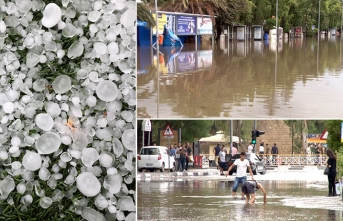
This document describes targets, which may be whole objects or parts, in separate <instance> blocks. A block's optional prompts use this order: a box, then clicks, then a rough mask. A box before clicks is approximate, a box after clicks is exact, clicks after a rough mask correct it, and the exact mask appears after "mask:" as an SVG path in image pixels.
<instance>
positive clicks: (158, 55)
mask: <svg viewBox="0 0 343 221" xmlns="http://www.w3.org/2000/svg"><path fill="white" fill-rule="evenodd" d="M155 12H156V45H157V46H156V50H157V53H156V59H157V60H156V61H157V113H156V115H157V118H159V116H158V115H159V114H158V112H159V103H160V70H159V68H160V66H159V64H160V58H159V57H160V46H159V42H158V11H157V0H155ZM149 137H150V136H149Z"/></svg>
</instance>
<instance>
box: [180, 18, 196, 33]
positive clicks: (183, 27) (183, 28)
mask: <svg viewBox="0 0 343 221" xmlns="http://www.w3.org/2000/svg"><path fill="white" fill-rule="evenodd" d="M195 18H196V17H192V16H185V15H178V16H177V28H176V34H177V35H195V34H196V33H195V31H196V21H195Z"/></svg>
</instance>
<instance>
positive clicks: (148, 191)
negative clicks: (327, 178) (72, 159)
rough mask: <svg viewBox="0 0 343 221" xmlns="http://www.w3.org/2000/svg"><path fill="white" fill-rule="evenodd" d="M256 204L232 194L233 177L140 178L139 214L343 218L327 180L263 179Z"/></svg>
mask: <svg viewBox="0 0 343 221" xmlns="http://www.w3.org/2000/svg"><path fill="white" fill-rule="evenodd" d="M261 183H262V184H263V186H264V188H265V189H266V192H267V203H266V204H264V203H263V196H262V194H261V192H260V191H258V192H257V193H256V202H255V204H245V201H244V200H241V199H240V196H241V194H240V188H239V190H238V192H237V196H238V197H237V198H232V197H231V194H230V192H231V188H232V185H233V182H228V181H224V180H216V181H213V180H208V181H203V180H181V181H169V182H165V181H163V182H138V209H137V210H138V211H137V218H138V220H179V221H181V220H211V221H212V220H237V221H241V220H253V221H256V220H270V221H275V220H302V221H303V220H333V221H336V220H337V221H338V220H343V212H342V211H343V207H342V204H341V203H340V198H339V197H325V196H326V194H327V187H326V183H325V182H324V183H320V182H306V181H261Z"/></svg>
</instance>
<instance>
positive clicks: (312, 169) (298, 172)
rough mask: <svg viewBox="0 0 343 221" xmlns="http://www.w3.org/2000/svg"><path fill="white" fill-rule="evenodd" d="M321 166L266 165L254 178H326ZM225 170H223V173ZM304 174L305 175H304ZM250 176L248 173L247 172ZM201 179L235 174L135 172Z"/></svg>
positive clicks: (140, 176)
mask: <svg viewBox="0 0 343 221" xmlns="http://www.w3.org/2000/svg"><path fill="white" fill-rule="evenodd" d="M323 170H324V167H323V166H285V165H283V166H275V167H267V173H266V175H260V174H257V175H254V177H256V179H259V180H264V179H266V180H270V179H273V178H276V179H279V177H284V176H285V175H289V176H287V177H289V178H287V179H286V178H282V179H286V180H292V179H302V177H309V176H308V175H310V174H312V176H311V175H310V177H313V178H315V179H317V178H316V177H318V180H322V181H323V180H327V177H326V176H325V175H323ZM225 172H226V171H224V173H225ZM305 174H306V176H304V175H305ZM247 175H248V177H250V175H249V174H247ZM201 177H202V179H205V178H206V179H209V178H212V179H227V180H234V178H235V174H234V175H232V176H228V177H226V176H225V175H224V176H223V175H220V171H219V170H217V169H216V168H215V167H209V168H190V169H189V170H188V171H185V172H169V171H168V170H165V172H152V173H151V172H145V171H144V172H141V173H137V180H171V179H179V178H181V179H182V178H194V179H196V178H198V179H199V178H201Z"/></svg>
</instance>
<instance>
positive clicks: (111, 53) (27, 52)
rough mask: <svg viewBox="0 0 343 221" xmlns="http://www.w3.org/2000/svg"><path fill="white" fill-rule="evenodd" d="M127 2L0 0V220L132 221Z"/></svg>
mask: <svg viewBox="0 0 343 221" xmlns="http://www.w3.org/2000/svg"><path fill="white" fill-rule="evenodd" d="M136 17H137V16H136V2H135V1H124V0H58V1H48V0H0V122H1V123H0V216H1V217H2V218H4V219H5V220H31V218H32V219H33V218H34V219H35V220H89V221H90V220H92V221H95V220H99V221H100V220H135V217H136V214H135V210H136V208H135V207H136V203H135V202H136V199H135V157H136V154H135V146H136V133H135V121H136V120H135V113H136V110H135V103H136V97H135V96H136V92H135V81H136V79H135V71H134V70H135V62H136V61H135V57H136V51H135V50H136V27H135V21H136Z"/></svg>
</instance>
